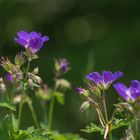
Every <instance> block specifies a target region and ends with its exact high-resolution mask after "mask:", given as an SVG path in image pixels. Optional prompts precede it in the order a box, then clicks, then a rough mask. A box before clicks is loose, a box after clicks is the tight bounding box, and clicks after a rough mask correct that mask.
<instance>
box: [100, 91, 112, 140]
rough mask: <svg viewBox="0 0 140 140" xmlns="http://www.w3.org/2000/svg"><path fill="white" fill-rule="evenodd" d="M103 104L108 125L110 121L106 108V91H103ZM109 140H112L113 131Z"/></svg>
mask: <svg viewBox="0 0 140 140" xmlns="http://www.w3.org/2000/svg"><path fill="white" fill-rule="evenodd" d="M102 102H103V108H104V114H105V119H106V123H108V122H109V119H108V112H107V106H106V99H105V91H103V99H102ZM109 140H112V134H111V131H109Z"/></svg>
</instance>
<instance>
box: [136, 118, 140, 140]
mask: <svg viewBox="0 0 140 140" xmlns="http://www.w3.org/2000/svg"><path fill="white" fill-rule="evenodd" d="M135 127H136V136H135V138H136V140H139V139H140V138H139V120H138V118H137V116H135Z"/></svg>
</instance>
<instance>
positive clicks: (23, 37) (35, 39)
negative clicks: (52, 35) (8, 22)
mask: <svg viewBox="0 0 140 140" xmlns="http://www.w3.org/2000/svg"><path fill="white" fill-rule="evenodd" d="M17 35H18V37H19V38H15V41H16V42H17V43H18V44H20V45H21V46H23V47H25V48H26V49H28V50H29V51H30V52H31V53H36V52H38V51H39V50H40V49H41V48H42V46H43V44H44V43H45V42H46V41H48V40H49V37H48V36H44V37H41V33H37V32H30V33H27V32H26V31H20V32H17Z"/></svg>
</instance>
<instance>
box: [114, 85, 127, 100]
mask: <svg viewBox="0 0 140 140" xmlns="http://www.w3.org/2000/svg"><path fill="white" fill-rule="evenodd" d="M113 87H114V88H115V89H116V91H117V92H118V93H119V95H120V96H122V97H123V98H124V99H125V100H128V99H129V96H128V94H127V93H126V92H127V91H128V89H127V87H126V86H125V85H124V84H123V83H117V84H114V85H113Z"/></svg>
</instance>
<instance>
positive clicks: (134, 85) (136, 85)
mask: <svg viewBox="0 0 140 140" xmlns="http://www.w3.org/2000/svg"><path fill="white" fill-rule="evenodd" d="M130 86H131V87H132V88H139V87H140V82H139V81H138V80H133V81H132V82H131V85H130Z"/></svg>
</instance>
